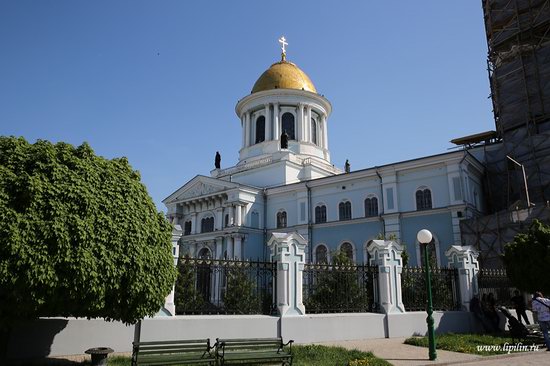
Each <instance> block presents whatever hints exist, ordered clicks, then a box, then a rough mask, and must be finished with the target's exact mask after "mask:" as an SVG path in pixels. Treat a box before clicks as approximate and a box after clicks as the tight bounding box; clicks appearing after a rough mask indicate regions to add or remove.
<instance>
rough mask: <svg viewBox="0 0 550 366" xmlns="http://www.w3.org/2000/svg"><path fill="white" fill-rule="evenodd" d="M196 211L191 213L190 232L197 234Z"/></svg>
mask: <svg viewBox="0 0 550 366" xmlns="http://www.w3.org/2000/svg"><path fill="white" fill-rule="evenodd" d="M197 233H198V230H197V213H196V212H193V213H192V214H191V234H197Z"/></svg>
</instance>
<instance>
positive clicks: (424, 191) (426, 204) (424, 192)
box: [416, 187, 432, 210]
mask: <svg viewBox="0 0 550 366" xmlns="http://www.w3.org/2000/svg"><path fill="white" fill-rule="evenodd" d="M430 208H432V192H431V191H430V189H429V188H426V187H420V188H419V189H418V190H417V191H416V209H417V210H429V209H430Z"/></svg>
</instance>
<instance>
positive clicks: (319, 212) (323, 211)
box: [315, 205, 327, 224]
mask: <svg viewBox="0 0 550 366" xmlns="http://www.w3.org/2000/svg"><path fill="white" fill-rule="evenodd" d="M323 222H327V206H325V205H320V206H317V207H315V223H317V224H320V223H323Z"/></svg>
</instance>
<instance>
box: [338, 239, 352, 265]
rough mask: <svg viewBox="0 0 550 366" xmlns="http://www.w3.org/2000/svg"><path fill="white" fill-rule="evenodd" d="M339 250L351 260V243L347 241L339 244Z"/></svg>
mask: <svg viewBox="0 0 550 366" xmlns="http://www.w3.org/2000/svg"><path fill="white" fill-rule="evenodd" d="M340 252H341V253H344V254H345V255H346V257H348V259H349V260H350V261H352V262H353V245H351V243H348V242H347V241H346V242H344V243H342V245H340Z"/></svg>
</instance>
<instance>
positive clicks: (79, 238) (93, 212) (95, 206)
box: [0, 137, 176, 324]
mask: <svg viewBox="0 0 550 366" xmlns="http://www.w3.org/2000/svg"><path fill="white" fill-rule="evenodd" d="M170 235H171V226H170V224H169V223H168V222H167V221H166V219H165V218H164V216H163V215H162V214H161V213H159V212H158V211H157V210H156V208H155V205H154V204H153V202H152V200H151V198H150V197H149V195H148V193H147V190H146V188H145V186H144V185H143V184H142V183H141V182H140V176H139V173H138V172H137V171H135V170H133V169H132V168H131V166H130V165H129V163H128V161H127V159H126V158H120V159H113V160H107V159H105V158H103V157H99V156H96V155H95V154H94V152H93V150H92V149H91V148H90V146H89V145H87V144H86V143H84V144H83V145H81V146H79V147H77V148H75V147H73V146H72V145H70V144H67V143H56V144H52V143H50V142H47V141H42V140H39V141H37V142H36V143H34V144H29V143H28V142H27V141H25V139H23V138H14V137H0V324H9V321H13V320H17V319H32V318H36V317H39V316H74V317H88V318H96V317H102V318H105V319H107V320H120V321H123V322H125V323H135V322H137V321H138V320H139V319H141V318H143V317H144V316H146V315H152V314H154V313H156V312H157V311H158V310H159V309H160V307H161V306H162V305H163V303H164V298H165V296H166V295H167V294H168V293H169V292H170V289H171V287H172V285H173V283H174V279H175V274H176V273H175V269H174V266H173V259H172V255H171V244H170V238H171V236H170Z"/></svg>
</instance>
